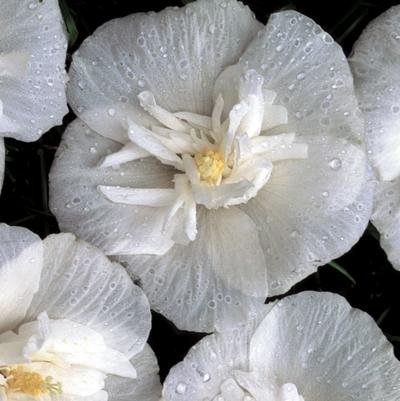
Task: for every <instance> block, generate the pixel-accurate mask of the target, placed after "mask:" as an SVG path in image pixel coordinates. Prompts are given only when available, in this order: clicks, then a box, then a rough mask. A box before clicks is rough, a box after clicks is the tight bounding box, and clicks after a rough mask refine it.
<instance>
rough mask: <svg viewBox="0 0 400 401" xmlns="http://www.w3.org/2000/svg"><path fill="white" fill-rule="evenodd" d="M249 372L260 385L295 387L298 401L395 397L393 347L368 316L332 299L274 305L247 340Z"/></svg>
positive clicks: (313, 295) (322, 296) (310, 296)
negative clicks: (260, 378)
mask: <svg viewBox="0 0 400 401" xmlns="http://www.w3.org/2000/svg"><path fill="white" fill-rule="evenodd" d="M249 370H250V371H256V372H258V373H259V376H260V377H262V378H264V380H265V382H264V383H265V384H267V383H268V384H270V385H271V384H272V385H273V384H274V383H273V382H274V381H275V382H276V384H278V385H281V384H283V383H293V384H295V385H296V387H297V390H298V393H299V394H300V395H301V396H302V397H303V398H304V400H312V399H320V400H323V399H325V400H327V399H334V400H341V399H347V398H354V399H360V400H361V399H364V398H368V397H371V398H372V399H381V398H384V399H387V400H393V401H394V400H396V399H397V397H398V391H397V386H398V383H399V380H400V363H399V361H398V360H396V358H395V357H394V355H393V347H392V346H391V345H390V343H389V342H388V341H387V340H386V338H385V336H384V335H383V333H382V331H381V330H380V329H379V328H378V326H377V325H376V323H375V322H374V321H373V319H372V318H371V317H370V316H369V315H367V314H366V313H365V312H362V311H360V310H358V309H353V308H351V306H350V305H349V304H348V303H347V301H346V300H345V299H344V298H342V297H341V296H339V295H336V294H330V293H317V292H303V293H301V294H298V295H294V296H291V297H287V298H285V299H283V300H281V301H279V302H278V303H277V305H276V306H275V307H274V308H273V309H272V310H271V312H269V313H268V314H267V316H266V317H265V319H264V321H263V322H262V323H261V325H260V326H259V327H258V328H257V330H256V332H255V334H254V336H253V338H252V340H251V343H250V365H249ZM276 379H278V380H276ZM279 387H280V386H279ZM276 398H277V397H276Z"/></svg>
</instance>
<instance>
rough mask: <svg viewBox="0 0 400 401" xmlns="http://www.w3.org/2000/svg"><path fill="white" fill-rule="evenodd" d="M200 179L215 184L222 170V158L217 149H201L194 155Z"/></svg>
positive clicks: (223, 164)
mask: <svg viewBox="0 0 400 401" xmlns="http://www.w3.org/2000/svg"><path fill="white" fill-rule="evenodd" d="M194 160H195V162H196V166H197V169H198V171H199V174H200V179H201V180H202V181H205V182H207V183H208V184H212V185H215V184H217V183H218V181H219V180H220V177H221V174H222V172H223V171H224V167H225V163H224V158H223V156H222V154H221V153H220V152H218V151H217V150H207V149H206V150H203V151H202V152H200V153H197V154H196V155H195V156H194Z"/></svg>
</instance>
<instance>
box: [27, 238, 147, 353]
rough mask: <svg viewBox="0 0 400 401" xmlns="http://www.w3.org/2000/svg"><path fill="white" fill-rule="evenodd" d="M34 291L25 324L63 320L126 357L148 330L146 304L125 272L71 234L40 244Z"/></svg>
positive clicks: (142, 342) (135, 350) (141, 293)
mask: <svg viewBox="0 0 400 401" xmlns="http://www.w3.org/2000/svg"><path fill="white" fill-rule="evenodd" d="M44 246H45V251H44V262H45V264H44V267H43V272H42V278H41V282H40V288H39V291H38V292H37V293H36V294H35V296H34V298H33V300H32V303H31V306H30V308H29V310H28V312H27V315H26V317H25V321H26V322H29V321H33V320H35V319H36V317H37V316H38V314H39V313H41V312H43V311H46V312H47V313H48V315H49V317H50V318H51V319H68V320H71V321H73V322H75V323H79V324H82V325H85V326H88V327H89V328H91V329H93V330H95V331H97V332H99V333H100V334H101V335H102V336H103V338H104V340H105V342H106V344H107V346H109V347H112V348H114V349H115V350H118V351H120V352H123V353H124V354H127V356H128V357H130V356H132V355H134V354H135V353H137V352H139V351H140V350H141V349H142V348H143V346H144V344H145V342H146V339H147V335H148V332H149V330H150V313H149V307H148V303H147V300H146V298H145V296H144V294H143V292H142V291H141V290H140V288H139V287H137V286H136V285H134V284H133V282H132V281H131V280H130V279H129V277H128V275H127V274H126V272H125V270H124V269H123V268H122V267H121V266H119V265H117V264H113V263H111V262H110V261H109V260H108V259H107V258H106V257H105V256H104V254H103V253H101V252H100V251H99V250H98V249H96V248H94V247H92V246H90V245H89V244H87V243H85V242H83V241H79V240H76V239H75V237H74V236H73V235H71V234H57V235H51V236H49V237H47V238H46V239H45V241H44Z"/></svg>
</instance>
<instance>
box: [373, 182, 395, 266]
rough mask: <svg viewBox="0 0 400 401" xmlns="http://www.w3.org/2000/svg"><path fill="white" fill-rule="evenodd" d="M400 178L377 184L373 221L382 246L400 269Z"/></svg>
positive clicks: (391, 260)
mask: <svg viewBox="0 0 400 401" xmlns="http://www.w3.org/2000/svg"><path fill="white" fill-rule="evenodd" d="M399 187H400V178H397V179H396V180H393V181H386V182H383V181H381V182H379V183H378V185H377V186H376V191H375V198H374V211H373V213H372V217H371V221H372V223H373V224H374V226H375V227H376V228H377V229H378V231H379V232H380V234H381V238H380V241H381V246H382V248H383V249H384V250H385V252H386V254H387V256H388V259H389V260H390V262H391V263H392V264H393V267H394V268H395V269H397V270H400V247H399V243H400V191H399Z"/></svg>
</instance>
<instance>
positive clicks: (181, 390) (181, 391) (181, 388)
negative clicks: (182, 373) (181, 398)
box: [175, 382, 186, 394]
mask: <svg viewBox="0 0 400 401" xmlns="http://www.w3.org/2000/svg"><path fill="white" fill-rule="evenodd" d="M175 391H176V392H177V393H178V394H185V392H186V384H185V383H182V382H180V383H178V384H177V386H176V389H175Z"/></svg>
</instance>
